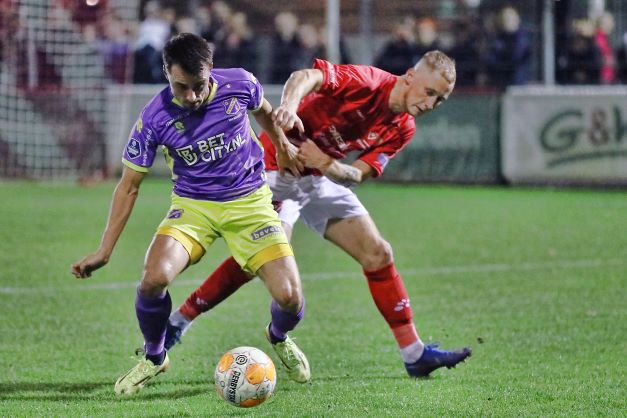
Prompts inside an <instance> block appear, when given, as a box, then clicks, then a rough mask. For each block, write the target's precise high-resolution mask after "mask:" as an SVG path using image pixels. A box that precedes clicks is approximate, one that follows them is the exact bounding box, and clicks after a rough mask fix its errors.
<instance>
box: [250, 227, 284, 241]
mask: <svg viewBox="0 0 627 418" xmlns="http://www.w3.org/2000/svg"><path fill="white" fill-rule="evenodd" d="M282 232H283V229H281V227H280V226H276V225H270V226H266V227H263V228H261V229H258V230H256V231H255V232H253V233H252V234H250V236H251V238H252V239H253V241H258V240H260V239H262V238H265V237H267V236H268V235H272V234H280V233H282Z"/></svg>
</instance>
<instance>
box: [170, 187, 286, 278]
mask: <svg viewBox="0 0 627 418" xmlns="http://www.w3.org/2000/svg"><path fill="white" fill-rule="evenodd" d="M157 234H161V235H169V236H171V237H173V238H174V239H176V240H177V241H178V242H180V243H181V244H182V245H183V246H184V247H185V249H186V250H187V252H188V253H189V256H190V263H191V264H193V263H196V262H198V261H199V260H200V259H201V258H202V256H203V255H204V254H205V252H206V250H207V249H208V248H209V247H210V246H211V244H213V242H214V241H215V240H216V238H218V237H223V238H224V241H226V244H227V245H228V247H229V250H230V251H231V254H232V255H233V257H234V258H235V261H237V262H238V263H239V265H240V266H242V268H244V269H245V270H247V271H249V272H251V273H253V274H254V273H256V272H257V270H259V268H260V267H261V266H263V265H264V264H265V263H267V262H269V261H272V260H276V259H278V258H281V257H286V256H293V255H294V253H293V252H292V247H291V246H290V244H289V241H288V239H287V236H286V235H285V232H284V231H283V228H282V227H281V221H280V220H279V216H278V215H277V213H276V212H275V211H274V209H273V207H272V193H271V192H270V188H269V187H268V186H267V185H264V186H262V187H260V188H259V189H257V191H255V192H253V193H251V194H249V195H248V196H244V197H241V198H239V199H235V200H231V201H227V202H216V201H209V200H196V199H189V198H186V197H181V196H178V195H175V194H173V195H172V205H171V206H170V210H169V211H168V215H167V216H166V218H165V219H164V220H163V221H162V222H161V224H160V225H159V227H158V229H157Z"/></svg>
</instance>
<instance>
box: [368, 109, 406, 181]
mask: <svg viewBox="0 0 627 418" xmlns="http://www.w3.org/2000/svg"><path fill="white" fill-rule="evenodd" d="M375 132H378V133H379V134H380V135H381V138H380V139H379V141H378V145H375V146H374V147H372V148H370V149H369V150H367V151H366V152H364V153H363V154H361V155H360V156H359V159H360V160H361V161H363V162H365V163H366V164H368V165H369V166H370V167H372V168H373V169H374V174H373V177H379V176H380V175H381V174H382V173H383V170H385V166H386V165H387V164H388V162H389V161H390V159H391V158H394V156H395V155H396V154H397V153H398V152H399V151H400V150H402V149H403V148H405V145H407V144H408V143H409V141H411V139H412V138H413V136H414V132H416V123H415V121H414V118H413V117H406V118H404V120H402V121H398V122H394V123H392V127H390V126H379V127H378V129H377V130H376V131H375Z"/></svg>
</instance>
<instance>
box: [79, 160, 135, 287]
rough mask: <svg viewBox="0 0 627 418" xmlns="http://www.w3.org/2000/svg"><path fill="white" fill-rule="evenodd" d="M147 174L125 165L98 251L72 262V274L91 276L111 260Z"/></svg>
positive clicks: (83, 276)
mask: <svg viewBox="0 0 627 418" xmlns="http://www.w3.org/2000/svg"><path fill="white" fill-rule="evenodd" d="M144 176H145V174H144V173H140V172H138V171H135V170H132V169H130V168H128V167H124V171H123V172H122V178H121V179H120V181H119V182H118V185H117V186H116V187H115V191H114V192H113V198H112V200H111V208H110V209H109V218H108V220H107V226H106V227H105V230H104V233H103V234H102V240H101V242H100V247H99V248H98V250H96V252H94V253H92V254H89V255H87V256H85V257H83V259H82V260H80V261H78V262H76V263H74V264H72V274H73V275H74V276H75V277H76V278H79V279H84V278H86V277H90V276H91V273H92V272H93V271H94V270H97V269H99V268H100V267H102V266H104V265H105V264H107V263H108V262H109V257H111V253H112V252H113V248H114V247H115V243H116V242H117V241H118V238H119V237H120V235H121V234H122V231H123V230H124V226H125V225H126V221H128V218H129V216H130V215H131V212H132V211H133V206H134V205H135V200H136V199H137V195H138V193H139V186H140V184H141V182H142V180H143V179H144Z"/></svg>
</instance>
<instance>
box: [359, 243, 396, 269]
mask: <svg viewBox="0 0 627 418" xmlns="http://www.w3.org/2000/svg"><path fill="white" fill-rule="evenodd" d="M393 261H394V253H393V252H392V246H391V245H390V243H389V242H387V241H386V240H384V239H383V238H380V239H378V240H377V241H376V242H374V243H371V245H370V246H369V248H368V250H367V251H366V253H365V254H364V256H363V257H362V258H361V259H360V262H361V266H362V267H363V268H364V270H378V269H380V268H383V267H385V266H387V265H389V264H390V263H392V262H393Z"/></svg>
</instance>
